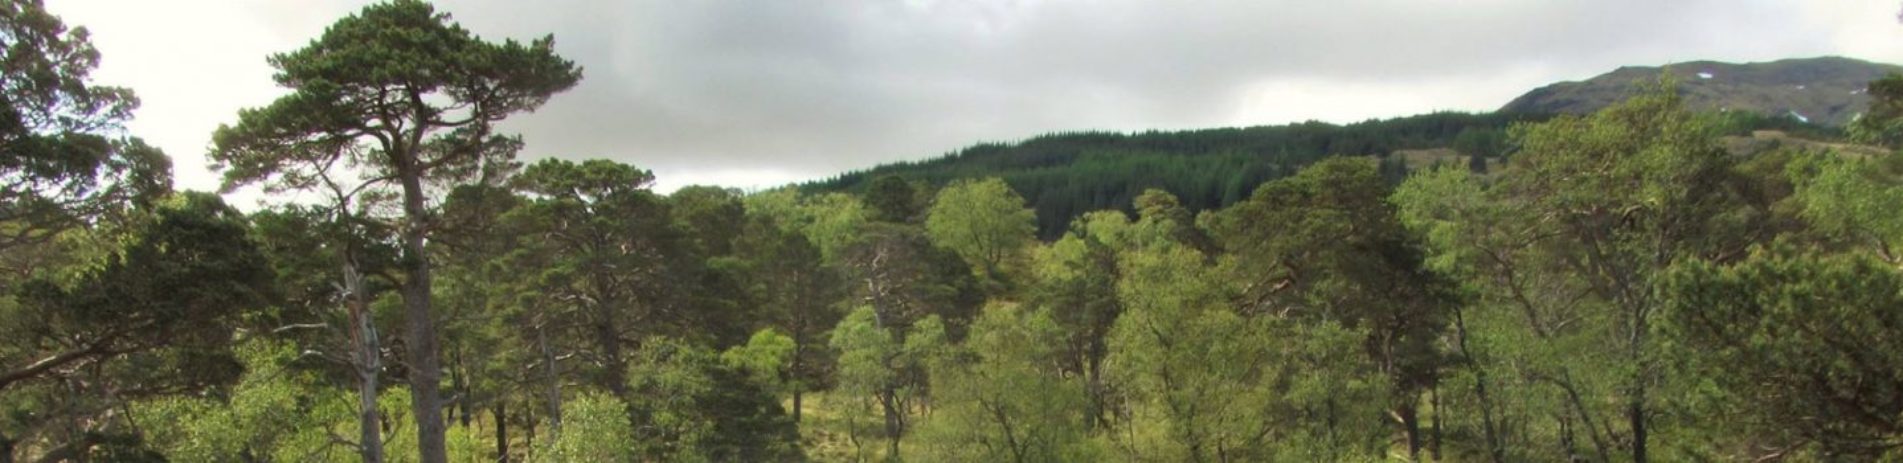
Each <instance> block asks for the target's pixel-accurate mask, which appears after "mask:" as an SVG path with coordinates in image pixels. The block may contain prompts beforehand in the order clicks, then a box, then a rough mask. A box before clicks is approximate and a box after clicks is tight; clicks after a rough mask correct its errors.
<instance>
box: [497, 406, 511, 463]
mask: <svg viewBox="0 0 1903 463" xmlns="http://www.w3.org/2000/svg"><path fill="white" fill-rule="evenodd" d="M495 419H496V463H509V407H508V404H507V403H505V402H504V401H501V400H497V401H496V409H495Z"/></svg>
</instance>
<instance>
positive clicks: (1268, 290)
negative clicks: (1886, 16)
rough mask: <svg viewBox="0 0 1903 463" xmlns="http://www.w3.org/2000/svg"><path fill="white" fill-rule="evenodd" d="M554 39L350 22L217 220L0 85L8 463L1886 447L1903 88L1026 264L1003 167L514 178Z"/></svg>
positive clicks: (1620, 123)
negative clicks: (6, 209) (855, 183)
mask: <svg viewBox="0 0 1903 463" xmlns="http://www.w3.org/2000/svg"><path fill="white" fill-rule="evenodd" d="M4 4H5V5H8V6H9V7H12V8H14V9H13V10H9V11H13V12H16V13H17V14H16V16H15V17H26V18H34V19H33V21H25V22H14V23H7V22H0V27H14V28H24V29H20V30H22V31H26V30H31V31H36V32H18V33H21V34H24V33H35V34H41V36H42V37H54V38H55V39H48V40H50V41H44V42H35V43H37V44H39V45H41V46H42V47H43V49H39V50H38V51H35V49H33V48H32V47H23V46H14V47H8V48H6V50H8V51H9V52H10V53H28V54H32V53H39V54H41V56H49V57H53V58H57V57H59V56H68V55H67V54H63V53H66V52H61V51H59V50H66V49H85V48H86V45H85V35H84V34H83V33H65V32H61V31H62V30H63V27H62V26H61V25H60V24H59V23H58V21H57V20H56V19H54V18H51V16H49V15H46V14H45V12H44V11H43V9H41V8H40V5H39V4H38V3H34V2H6V3H4ZM548 43H549V42H548V39H544V40H538V41H534V42H531V43H528V44H522V43H516V42H509V41H500V42H495V41H486V40H483V39H481V38H479V37H477V36H476V35H474V34H473V33H471V32H469V31H465V30H463V29H461V28H460V27H458V26H456V25H455V23H454V21H453V20H452V18H450V17H448V16H447V15H445V14H441V13H438V12H436V11H435V10H434V8H433V7H431V6H430V5H428V4H425V3H421V2H418V1H409V0H398V1H393V2H389V3H381V4H376V5H372V6H369V7H366V8H365V9H363V10H362V11H361V12H360V13H358V14H356V15H352V16H350V17H347V18H344V19H342V20H340V21H339V22H338V23H337V25H336V26H334V27H332V28H331V29H330V30H329V31H327V32H326V33H325V36H324V37H321V38H319V39H318V40H317V41H315V42H313V43H312V45H310V47H311V48H307V49H304V50H301V51H298V52H292V53H288V54H285V55H280V56H279V57H278V58H277V59H275V60H274V62H275V63H276V64H277V65H278V66H280V69H281V71H282V72H283V73H284V75H283V76H281V80H282V81H283V82H282V83H283V84H284V85H285V86H286V87H287V90H289V91H288V92H287V93H288V94H289V96H286V97H285V98H284V99H280V100H278V101H277V102H275V103H273V104H272V105H271V106H267V107H265V108H261V109H254V110H246V111H242V112H240V113H239V114H237V115H236V121H237V122H236V124H235V125H232V126H227V127H223V128H220V129H219V131H218V133H217V134H216V135H215V139H216V143H214V146H213V150H212V156H213V157H214V159H216V160H218V161H219V162H220V163H221V167H222V168H223V169H224V171H225V173H226V175H227V179H228V180H229V181H230V182H231V183H232V184H233V185H237V184H250V183H259V184H262V185H264V186H265V187H266V188H267V189H268V190H270V191H273V192H282V191H289V190H303V191H309V192H313V193H315V195H314V196H316V197H318V198H321V200H314V201H302V202H286V203H282V204H278V205H275V206H272V207H267V208H264V209H262V210H258V211H253V212H249V213H245V212H241V211H238V210H236V209H233V208H231V207H228V206H226V205H225V204H223V202H222V201H221V200H220V199H219V198H218V197H217V196H215V195H211V194H206V193H191V192H173V191H170V188H169V187H168V186H169V181H166V178H167V177H166V176H165V175H164V171H165V170H166V169H164V166H163V164H162V163H161V164H155V163H154V162H153V161H155V160H162V159H164V158H163V157H162V156H158V157H153V156H154V155H157V153H156V152H154V151H151V150H150V149H149V148H140V146H142V145H141V144H139V143H137V142H136V141H134V140H131V139H124V140H118V141H115V140H114V139H113V138H112V137H108V136H106V135H105V134H109V133H111V132H110V131H107V130H104V129H105V128H111V127H115V126H116V124H121V123H123V121H124V118H125V116H124V115H123V113H117V112H111V111H107V112H99V109H100V108H110V107H112V106H111V105H110V104H108V103H111V102H112V101H119V102H121V103H120V104H127V103H123V102H125V101H129V100H128V99H129V98H130V97H131V95H130V94H127V93H116V92H115V91H112V90H111V89H108V88H98V87H93V84H92V83H91V82H90V81H89V80H88V79H87V78H86V75H85V74H86V73H85V71H87V70H89V69H90V66H91V64H90V63H91V61H89V60H79V61H75V62H74V63H73V64H72V65H69V66H64V67H60V69H62V70H63V72H66V73H65V74H58V75H60V76H62V77H60V78H61V79H66V82H67V85H62V86H58V87H34V88H25V89H16V88H13V87H4V88H6V89H8V90H9V91H20V92H28V93H23V94H22V95H36V96H37V98H38V99H31V98H25V97H15V98H12V99H10V101H11V102H12V103H11V104H13V105H15V106H16V107H14V108H13V111H12V113H11V114H16V115H20V114H54V115H56V116H57V117H54V118H51V119H47V120H52V121H65V122H71V121H91V122H88V123H84V124H69V125H58V124H51V125H33V124H25V123H23V124H18V125H19V126H20V127H23V128H22V129H20V130H18V131H16V132H11V133H10V134H5V136H8V137H12V138H9V139H8V140H12V143H16V144H13V145H6V146H5V147H4V148H5V149H8V150H10V151H9V152H10V154H13V155H15V156H13V157H11V158H10V159H16V160H17V161H15V162H14V163H13V164H5V165H0V168H3V169H6V170H4V171H0V172H3V173H4V175H0V178H5V179H7V180H9V181H17V182H16V183H12V184H10V185H11V186H10V188H14V189H13V190H9V191H10V192H9V193H8V194H10V195H14V196H12V197H10V198H33V199H32V200H31V202H32V203H33V204H34V207H33V208H32V211H34V213H33V214H23V215H12V216H6V217H0V230H8V231H18V232H21V233H18V234H16V235H15V236H17V238H15V239H12V240H9V241H4V242H0V244H3V245H4V247H0V265H4V266H5V267H4V269H5V270H6V272H7V273H6V274H7V275H9V277H8V278H5V279H0V461H392V462H395V461H432V460H433V461H490V460H493V461H552V462H597V461H630V462H632V461H1014V462H1029V461H1035V462H1042V461H1385V460H1403V461H1488V462H1508V461H1608V462H1610V461H1639V462H1643V461H1772V460H1787V461H1884V460H1894V459H1898V458H1903V426H1900V425H1899V424H1898V423H1897V419H1896V417H1898V416H1903V400H1900V398H1903V359H1900V358H1898V354H1897V353H1898V352H1903V350H1900V349H1903V325H1900V323H1903V321H1899V320H1898V315H1897V309H1898V308H1899V304H1903V266H1900V265H1899V262H1903V258H1900V257H1899V256H1898V251H1897V246H1900V245H1903V219H1899V218H1898V217H1897V216H1896V214H1894V211H1893V210H1892V209H1893V207H1892V206H1893V205H1894V204H1896V203H1897V202H1898V201H1899V200H1903V168H1900V167H1899V166H1903V152H1900V151H1899V150H1900V149H1903V143H1900V142H1899V140H1903V75H1892V76H1889V77H1885V78H1884V79H1882V80H1879V81H1876V82H1873V83H1871V84H1870V85H1869V86H1868V90H1869V92H1870V93H1871V94H1872V95H1873V96H1874V102H1873V105H1872V108H1871V110H1870V112H1869V113H1868V115H1867V116H1866V117H1864V118H1862V119H1860V120H1859V121H1858V123H1857V124H1854V125H1853V126H1851V127H1849V128H1848V132H1847V133H1848V136H1849V137H1850V138H1851V139H1852V140H1853V141H1856V142H1858V143H1863V144H1867V145H1872V146H1875V147H1878V149H1880V150H1881V151H1882V153H1880V154H1875V155H1872V154H1869V153H1866V152H1858V153H1856V154H1846V153H1840V152H1835V151H1830V150H1829V149H1817V148H1816V146H1821V145H1791V146H1786V147H1779V148H1775V149H1771V150H1769V151H1764V152H1756V153H1750V154H1741V153H1738V152H1734V151H1733V150H1730V149H1728V148H1727V143H1726V138H1725V137H1726V135H1727V134H1729V133H1735V131H1736V130H1737V129H1738V127H1739V125H1738V120H1737V119H1735V118H1732V117H1729V116H1723V115H1716V114H1712V113H1704V112H1699V111H1696V110H1694V109H1692V108H1691V107H1690V106H1688V105H1687V103H1686V101H1685V98H1684V97H1683V96H1682V95H1681V94H1680V93H1678V92H1676V91H1674V90H1673V89H1672V87H1671V86H1670V85H1671V84H1670V82H1669V81H1668V82H1663V83H1657V84H1653V85H1651V86H1648V87H1645V88H1644V89H1642V90H1641V91H1639V92H1637V93H1635V94H1634V96H1633V97H1631V98H1629V99H1627V100H1625V101H1623V102H1621V103H1619V104H1617V105H1614V106H1611V107H1608V108H1606V109H1603V110H1600V111H1597V112H1594V113H1591V114H1586V115H1577V116H1572V115H1568V116H1556V117H1552V118H1549V119H1542V120H1538V121H1528V122H1522V123H1517V124H1508V125H1503V126H1502V127H1505V128H1504V129H1503V130H1504V132H1503V134H1502V136H1503V137H1504V141H1503V142H1502V143H1503V145H1504V146H1511V147H1513V148H1512V150H1513V151H1511V153H1510V154H1507V155H1506V156H1505V159H1504V161H1502V162H1500V163H1499V164H1498V165H1497V166H1493V167H1490V168H1489V171H1488V172H1487V173H1484V174H1483V173H1477V172H1475V170H1474V169H1472V168H1470V167H1469V166H1467V165H1464V164H1447V165H1442V166H1438V167H1433V166H1421V167H1420V168H1417V169H1413V170H1412V171H1411V172H1409V171H1394V170H1391V169H1389V168H1384V167H1383V162H1382V161H1379V160H1377V159H1374V158H1369V157H1363V156H1333V157H1320V158H1314V159H1308V160H1306V161H1304V162H1303V163H1301V164H1300V165H1298V166H1291V167H1290V168H1289V171H1288V172H1286V173H1283V174H1282V175H1278V176H1276V177H1275V178H1273V179H1270V180H1267V181H1266V183H1264V184H1262V185H1261V186H1260V187H1257V188H1251V189H1250V191H1248V192H1247V193H1246V194H1241V196H1240V197H1238V198H1235V199H1234V200H1233V201H1230V202H1229V203H1228V205H1227V206H1208V207H1207V208H1205V209H1202V210H1197V209H1196V208H1195V207H1193V206H1192V204H1191V203H1190V202H1189V201H1186V200H1185V199H1184V198H1185V196H1186V195H1178V194H1176V193H1174V192H1171V191H1169V190H1167V189H1163V188H1146V189H1143V190H1141V191H1139V192H1137V193H1135V194H1134V196H1132V197H1130V198H1128V203H1127V204H1118V205H1115V206H1111V207H1104V208H1101V209H1095V210H1090V211H1086V212H1081V213H1079V214H1078V215H1077V218H1076V219H1075V220H1068V221H1066V222H1064V223H1063V224H1062V225H1061V226H1060V227H1059V229H1058V233H1057V234H1056V235H1055V236H1054V237H1050V238H1049V239H1038V236H1037V234H1038V232H1039V228H1038V224H1039V221H1040V220H1042V217H1041V216H1039V215H1037V214H1036V213H1035V212H1034V211H1035V210H1036V209H1035V207H1034V206H1035V200H1033V199H1032V198H1031V197H1030V196H1028V195H1027V194H1025V193H1024V192H1023V190H1021V189H1020V188H1019V187H1017V186H1016V185H1014V184H1013V183H1012V182H1011V181H1010V179H1009V178H1008V177H1000V176H991V177H981V178H958V179H949V178H948V179H947V180H948V181H947V182H946V183H944V184H942V185H939V184H933V183H930V182H926V181H914V180H907V179H903V178H900V177H894V176H881V177H876V178H874V179H871V180H868V184H867V185H866V186H865V187H864V188H863V191H862V192H851V193H847V192H825V191H802V189H799V188H793V187H789V188H785V189H779V190H773V191H765V192H757V193H752V194H743V193H741V192H737V191H733V190H725V189H719V188H710V187H689V188H683V189H681V190H679V191H676V192H673V193H671V194H661V193H658V192H656V191H654V190H653V189H652V188H651V185H652V183H653V181H654V177H653V175H652V174H651V173H650V172H648V171H646V170H643V169H640V168H638V167H636V166H632V165H628V164H623V163H619V162H614V161H608V160H589V161H580V162H574V161H565V160H554V159H548V160H541V161H536V162H533V163H527V164H526V165H524V164H523V163H519V162H516V161H515V158H514V155H515V154H516V150H517V149H518V148H519V147H520V146H522V144H521V143H520V141H519V140H516V139H514V138H512V137H509V136H505V135H501V134H496V133H492V132H490V131H489V130H490V129H489V124H490V123H492V122H495V121H496V120H499V119H500V118H502V117H505V116H508V115H511V114H515V113H518V112H521V111H524V110H526V109H529V108H532V107H534V106H535V105H538V104H540V103H541V102H543V101H545V100H546V99H548V98H551V97H554V95H556V94H558V93H559V92H560V91H561V90H563V89H565V88H567V87H569V86H571V85H573V84H575V83H576V80H577V79H579V78H580V76H579V68H578V67H576V66H574V65H573V64H571V63H568V62H567V61H565V60H563V59H561V58H560V57H559V56H556V55H555V54H554V53H553V52H552V49H551V48H550V47H549V46H548ZM359 47H361V48H359ZM385 58H392V60H389V61H386V60H385ZM394 58H401V59H400V60H399V59H394ZM49 59H50V58H49ZM7 62H9V63H13V62H33V61H32V60H31V59H28V58H24V57H23V58H20V59H16V60H9V61H7ZM502 63H508V65H507V66H502ZM487 65H496V66H498V67H493V68H492V67H486V66H487ZM432 66H442V67H441V68H435V67H432ZM354 69H370V70H372V71H367V72H345V71H348V70H354ZM9 72H11V71H9ZM305 73H312V74H305ZM9 76H13V74H9ZM446 76H453V77H446ZM384 77H387V78H388V80H378V79H380V78H384ZM426 77H427V79H426ZM439 78H440V79H439ZM35 89H37V90H35ZM49 89H50V90H49ZM34 91H44V92H45V93H32V92H34ZM428 92H443V93H442V94H439V95H437V96H434V97H427V98H425V97H422V95H424V94H426V93H428ZM100 95H113V96H112V97H111V98H106V97H101V96H100ZM87 98H93V99H95V100H88V101H98V102H99V103H100V104H96V105H79V104H65V103H61V104H50V103H45V102H49V101H54V102H57V101H81V100H85V99H87ZM102 98H103V99H102ZM114 98H117V99H114ZM42 104H49V105H48V106H36V105H42ZM394 109H401V110H402V111H394ZM21 117H22V118H23V119H22V120H29V119H32V118H30V117H27V116H21ZM1464 117H1480V116H1457V115H1437V116H1427V117H1425V118H1423V119H1418V120H1417V121H1426V120H1437V119H1436V118H1452V119H1459V118H1464ZM399 119H401V120H402V121H401V122H398V120H399ZM1276 130H1295V129H1293V128H1284V129H1276ZM1331 130H1336V129H1331ZM1339 130H1348V129H1339ZM1356 130H1360V129H1356ZM1443 132H1444V131H1443ZM1211 133H1230V134H1239V133H1242V131H1212V132H1211ZM1093 136H1095V135H1093ZM405 137H407V138H405ZM1089 137H1091V136H1083V137H1082V138H1089ZM1100 137H1103V138H1105V139H1106V140H1110V141H1106V142H1105V143H1112V144H1116V143H1136V142H1134V141H1132V140H1151V141H1148V142H1145V143H1162V142H1161V141H1158V140H1167V139H1169V137H1168V136H1165V135H1162V134H1156V135H1143V136H1100ZM1145 137H1155V138H1153V139H1149V138H1145ZM1185 137H1187V138H1184V139H1185V140H1194V139H1196V137H1192V136H1185ZM404 140H407V141H404ZM1185 143H1186V142H1185ZM21 146H24V147H25V148H21ZM1007 151H1008V150H1007ZM1053 152H1054V151H1053ZM993 161H996V162H1005V161H1006V159H1004V158H996V159H993ZM948 165H950V164H948ZM49 166H52V167H62V166H63V167H67V168H64V169H55V168H51V167H49ZM76 184H79V185H85V187H84V188H76V189H75V188H65V187H60V186H59V185H76ZM12 204H26V202H25V201H21V202H13V203H10V205H12ZM419 237H420V238H419ZM424 294H426V295H427V296H422V295H424ZM419 298H420V300H422V301H426V303H423V302H419ZM419 307H420V308H419ZM419 324H423V325H428V327H427V329H420V328H417V326H418V325H419Z"/></svg>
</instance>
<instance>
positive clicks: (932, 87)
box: [46, 0, 1903, 191]
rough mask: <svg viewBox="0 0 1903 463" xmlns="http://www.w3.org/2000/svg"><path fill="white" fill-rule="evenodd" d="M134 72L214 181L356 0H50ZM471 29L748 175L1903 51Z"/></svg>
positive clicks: (1325, 26) (585, 144)
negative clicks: (551, 50) (543, 60)
mask: <svg viewBox="0 0 1903 463" xmlns="http://www.w3.org/2000/svg"><path fill="white" fill-rule="evenodd" d="M46 3H47V9H48V10H50V11H51V12H53V13H54V14H56V15H59V16H61V17H62V18H63V19H64V20H65V21H66V23H67V24H69V25H81V26H85V27H86V28H88V29H89V30H90V31H91V33H92V40H93V43H94V45H96V46H97V47H98V49H99V51H100V53H101V54H102V55H103V58H102V60H101V64H100V67H99V69H98V70H96V71H95V72H94V73H93V77H94V79H95V81H96V82H98V83H100V84H106V85H119V86H127V87H131V88H132V89H133V90H134V91H135V92H137V94H138V95H139V97H140V99H141V100H142V101H143V105H142V106H141V108H140V109H139V110H138V112H137V113H136V116H135V119H134V120H133V121H132V122H131V123H130V124H128V126H127V129H128V131H129V132H130V134H132V135H135V136H139V137H143V138H145V139H146V140H147V141H148V142H149V143H152V144H154V145H156V146H159V147H160V148H162V149H164V150H165V151H166V152H167V153H168V154H170V155H171V156H172V157H173V159H174V166H175V169H176V173H175V175H176V179H177V183H178V186H179V187H180V188H185V189H200V190H211V189H216V188H217V186H218V178H219V176H218V174H217V173H215V172H212V171H210V170H208V169H207V168H206V165H205V164H206V162H205V151H206V148H207V146H208V145H209V140H210V135H211V133H212V131H213V129H215V128H217V127H218V125H219V124H226V123H232V122H235V121H236V118H237V113H238V111H239V110H240V109H242V108H249V107H257V106H263V105H265V104H268V103H269V102H270V101H271V100H273V99H275V98H277V97H278V96H280V95H282V94H284V93H285V92H284V90H282V89H280V88H277V87H276V86H275V84H274V83H273V82H272V81H271V74H272V69H271V67H270V66H269V65H268V64H267V63H266V61H265V58H266V57H267V56H269V55H271V54H273V53H278V52H285V51H290V50H294V49H296V48H299V47H301V46H303V45H304V44H306V43H308V42H309V41H310V40H311V39H313V38H315V37H317V36H318V35H320V34H322V32H323V30H324V28H325V26H327V25H329V24H330V23H332V22H334V21H336V20H337V19H338V18H341V17H343V16H345V15H348V14H350V13H352V12H354V11H357V10H358V9H360V8H362V7H363V5H364V4H366V3H368V2H366V1H361V0H166V1H147V0H47V2H46ZM436 5H437V7H438V9H439V10H442V11H446V12H449V13H450V14H451V15H452V16H453V19H454V20H456V21H458V22H460V23H461V24H462V25H463V26H464V27H465V28H467V29H469V30H471V31H472V32H474V33H476V34H477V35H479V36H481V37H483V38H485V39H489V40H500V39H503V38H515V39H519V40H528V39H532V38H536V37H540V36H542V35H546V34H553V35H554V36H555V48H556V51H557V53H559V54H561V55H562V56H564V57H566V58H569V59H571V60H573V61H575V62H576V63H577V64H580V65H581V66H582V67H583V68H584V78H583V80H582V82H581V83H580V84H579V85H577V86H576V87H575V88H574V89H572V90H569V91H568V92H566V93H563V94H560V95H557V96H556V97H555V98H553V99H552V100H550V101H549V103H548V104H547V105H546V106H544V107H542V108H541V109H540V110H538V111H536V112H534V113H530V114H520V115H517V116H515V117H513V118H512V119H510V120H508V121H506V122H505V123H504V127H503V128H504V129H505V130H507V131H512V132H515V133H519V134H521V135H522V136H523V137H524V140H525V142H526V144H527V145H526V148H525V149H524V151H523V152H522V157H523V158H524V159H525V160H534V159H540V158H545V157H559V158H565V159H576V160H579V159H588V158H608V159H614V160H617V161H620V162H625V163H629V164H633V165H636V166H639V167H641V168H644V169H650V170H652V171H654V173H655V174H656V176H657V177H658V182H657V188H658V189H660V190H662V191H672V190H673V189H675V188H678V187H680V186H684V185H693V184H712V185H721V186H729V187H737V188H745V189H757V188H765V187H772V186H777V185H781V184H785V183H790V182H797V181H803V180H809V179H818V178H824V177H828V176H831V175H835V174H838V173H841V172H845V171H848V170H854V169H862V168H867V167H871V166H874V165H877V164H881V163H886V162H892V161H902V160H918V159H926V158H931V157H935V156H939V155H942V154H945V153H947V152H950V151H953V150H956V149H958V148H961V147H964V146H968V145H971V144H974V143H977V142H986V141H1015V140H1021V139H1024V138H1028V137H1032V136H1035V135H1039V134H1044V133H1051V132H1068V131H1080V130H1110V131H1141V130H1150V129H1187V128H1205V127H1219V126H1250V125H1264V124H1281V123H1289V122H1300V121H1305V120H1320V121H1327V122H1336V123H1346V122H1355V121H1360V120H1365V119H1369V118H1380V117H1393V116H1403V115H1412V114H1419V113H1425V112H1431V111H1437V110H1461V111H1488V110H1492V109H1495V108H1498V107H1499V106H1500V105H1503V104H1505V103H1506V102H1507V101H1508V100H1510V99H1512V98H1513V97H1515V96H1518V95H1519V94H1521V93H1523V92H1525V91H1527V90H1530V89H1532V88H1534V87H1538V86H1540V85H1544V84H1548V83H1552V82H1557V81H1564V80H1581V79H1586V78H1589V77H1592V76H1594V75H1597V74H1600V73H1603V72H1607V71H1611V70H1612V69H1614V68H1617V67H1619V66H1624V65H1660V64H1666V63H1672V62H1680V61H1693V60H1718V61H1732V62H1753V61H1769V60H1776V59H1783V58H1795V57H1813V56H1825V55H1836V56H1848V57H1853V58H1860V59H1866V60H1872V61H1880V62H1890V63H1903V24H1899V11H1900V10H1903V4H1899V2H1896V1H1888V0H1784V1H1769V0H1763V1H1760V0H1674V1H1661V0H1336V1H1205V0H859V1H855V0H806V1H782V0H748V1H733V0H689V1H678V0H613V1H611V0H536V1H520V0H438V1H437V2H436Z"/></svg>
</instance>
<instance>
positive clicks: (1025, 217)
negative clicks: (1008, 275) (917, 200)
mask: <svg viewBox="0 0 1903 463" xmlns="http://www.w3.org/2000/svg"><path fill="white" fill-rule="evenodd" d="M1034 220H1035V218H1034V217H1033V216H1032V215H1031V210H1030V209H1029V208H1026V207H1025V206H1024V198H1021V197H1018V194H1017V193H1016V192H1013V191H1011V187H1010V186H1009V185H1005V183H1004V181H1003V180H999V179H997V178H990V179H985V180H978V181H959V182H954V183H952V184H951V185H950V186H947V187H945V189H943V190H940V191H939V192H938V197H937V199H936V200H934V201H933V202H932V207H931V209H930V210H929V211H928V212H927V215H926V218H925V232H926V234H927V236H930V237H931V239H932V243H933V244H935V245H938V246H939V247H943V248H946V249H950V250H951V251H952V252H955V253H958V255H959V257H963V258H964V259H965V262H967V263H969V264H970V265H971V269H972V271H973V272H975V273H977V274H978V275H980V276H981V277H984V278H987V279H997V278H1002V277H1004V275H1002V274H1001V272H1003V271H1004V270H1005V267H1006V266H1007V265H1009V264H1012V263H1013V261H1014V260H1015V259H1016V257H1017V256H1018V255H1019V253H1020V251H1021V250H1022V249H1023V248H1024V246H1025V245H1027V244H1029V243H1030V242H1031V241H1033V240H1034V238H1033V235H1032V233H1033V232H1035V231H1036V226H1035V222H1034Z"/></svg>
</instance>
